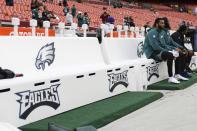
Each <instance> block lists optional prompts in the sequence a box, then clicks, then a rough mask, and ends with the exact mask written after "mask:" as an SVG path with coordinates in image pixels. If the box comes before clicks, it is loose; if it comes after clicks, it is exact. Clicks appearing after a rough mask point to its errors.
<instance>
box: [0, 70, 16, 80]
mask: <svg viewBox="0 0 197 131" xmlns="http://www.w3.org/2000/svg"><path fill="white" fill-rule="evenodd" d="M13 77H15V73H14V72H13V71H11V70H8V69H2V68H1V67H0V79H9V78H13Z"/></svg>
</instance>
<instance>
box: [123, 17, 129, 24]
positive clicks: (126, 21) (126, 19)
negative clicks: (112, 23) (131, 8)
mask: <svg viewBox="0 0 197 131" xmlns="http://www.w3.org/2000/svg"><path fill="white" fill-rule="evenodd" d="M127 23H128V17H124V19H123V25H127V26H129V25H128V24H127Z"/></svg>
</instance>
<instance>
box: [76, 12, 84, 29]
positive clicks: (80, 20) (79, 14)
mask: <svg viewBox="0 0 197 131" xmlns="http://www.w3.org/2000/svg"><path fill="white" fill-rule="evenodd" d="M77 20H78V23H77V25H78V27H82V25H83V16H82V12H81V11H79V12H78V15H77Z"/></svg>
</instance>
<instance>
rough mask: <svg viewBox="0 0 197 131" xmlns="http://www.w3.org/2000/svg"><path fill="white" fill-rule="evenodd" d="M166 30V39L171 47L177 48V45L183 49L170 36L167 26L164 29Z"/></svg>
mask: <svg viewBox="0 0 197 131" xmlns="http://www.w3.org/2000/svg"><path fill="white" fill-rule="evenodd" d="M164 32H165V41H166V43H167V44H168V46H169V47H171V48H172V50H173V49H175V48H176V47H178V48H179V49H183V47H182V46H181V45H180V44H177V43H176V42H175V41H174V40H173V39H172V38H171V36H170V32H169V30H168V29H167V28H165V29H164Z"/></svg>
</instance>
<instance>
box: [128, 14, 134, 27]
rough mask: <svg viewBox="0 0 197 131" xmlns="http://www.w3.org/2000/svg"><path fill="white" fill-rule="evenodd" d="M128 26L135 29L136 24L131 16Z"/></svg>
mask: <svg viewBox="0 0 197 131" xmlns="http://www.w3.org/2000/svg"><path fill="white" fill-rule="evenodd" d="M127 25H128V26H129V27H135V23H134V21H133V18H132V17H131V16H129V18H128V21H127Z"/></svg>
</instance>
